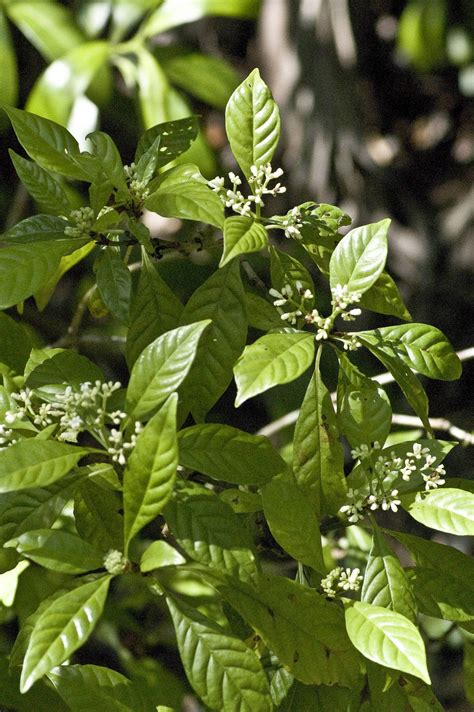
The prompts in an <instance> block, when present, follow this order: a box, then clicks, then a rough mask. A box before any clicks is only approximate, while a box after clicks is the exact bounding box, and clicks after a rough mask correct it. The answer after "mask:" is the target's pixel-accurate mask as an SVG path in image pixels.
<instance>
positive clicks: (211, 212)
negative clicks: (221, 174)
mask: <svg viewBox="0 0 474 712" xmlns="http://www.w3.org/2000/svg"><path fill="white" fill-rule="evenodd" d="M145 207H146V208H148V210H152V211H153V212H155V213H158V214H159V215H164V216H165V217H169V218H181V219H183V220H197V221H201V222H205V223H209V224H210V225H215V226H216V227H223V225H224V207H223V205H222V203H221V200H220V198H219V196H218V195H217V194H216V193H214V192H213V191H212V190H211V189H210V188H209V186H208V185H207V181H206V179H205V178H203V176H202V175H201V173H200V172H199V168H198V167H197V166H194V165H192V164H185V165H183V166H176V168H171V169H170V170H169V171H167V172H166V173H164V174H163V175H162V176H161V178H160V179H159V182H158V185H157V188H156V190H155V192H154V193H152V194H151V195H149V196H148V198H147V199H146V200H145Z"/></svg>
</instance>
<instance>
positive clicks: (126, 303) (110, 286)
mask: <svg viewBox="0 0 474 712" xmlns="http://www.w3.org/2000/svg"><path fill="white" fill-rule="evenodd" d="M94 267H95V271H96V279H97V289H98V290H99V294H100V297H101V299H102V301H103V302H104V304H105V306H106V307H107V309H108V310H109V311H110V312H112V314H113V315H114V316H115V317H116V318H117V319H118V320H119V321H121V322H123V323H124V324H128V320H129V310H130V299H131V296H132V275H131V274H130V270H129V269H128V267H127V265H126V264H125V263H124V262H123V260H122V258H121V256H120V251H119V249H118V248H115V247H108V248H106V249H105V250H104V251H103V252H102V253H101V254H100V255H99V257H98V258H97V260H96V262H95V266H94Z"/></svg>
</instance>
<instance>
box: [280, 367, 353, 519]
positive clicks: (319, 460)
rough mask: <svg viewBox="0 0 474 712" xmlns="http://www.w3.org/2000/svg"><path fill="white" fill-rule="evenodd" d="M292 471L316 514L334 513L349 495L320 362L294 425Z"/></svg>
mask: <svg viewBox="0 0 474 712" xmlns="http://www.w3.org/2000/svg"><path fill="white" fill-rule="evenodd" d="M293 472H294V476H295V481H296V483H297V484H298V485H299V486H300V487H301V489H302V490H303V491H304V492H305V493H306V494H307V496H308V497H309V498H310V501H311V504H312V506H313V507H314V509H315V512H316V513H317V514H319V513H320V512H321V513H324V514H335V513H336V512H337V511H338V510H339V507H340V506H341V505H342V503H343V502H344V500H345V498H346V484H345V478H344V453H343V449H342V445H341V443H340V441H339V432H338V429H337V421H336V414H335V412H334V406H333V404H332V401H331V394H330V393H329V391H328V389H327V388H326V386H325V384H324V382H323V380H322V377H321V373H320V370H319V364H318V365H317V366H316V368H315V370H314V372H313V374H312V376H311V380H310V382H309V385H308V388H307V391H306V394H305V397H304V400H303V403H302V406H301V410H300V413H299V416H298V420H297V422H296V427H295V435H294V440H293Z"/></svg>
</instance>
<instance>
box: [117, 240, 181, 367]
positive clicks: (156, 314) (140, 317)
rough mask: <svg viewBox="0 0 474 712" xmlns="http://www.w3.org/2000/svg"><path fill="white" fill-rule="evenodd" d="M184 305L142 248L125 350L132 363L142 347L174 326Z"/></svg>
mask: <svg viewBox="0 0 474 712" xmlns="http://www.w3.org/2000/svg"><path fill="white" fill-rule="evenodd" d="M182 311H183V307H182V304H181V302H180V301H179V299H178V297H177V296H176V295H175V294H174V293H173V292H172V291H171V289H170V288H169V287H168V285H167V284H166V282H165V281H164V280H163V279H162V277H161V276H160V273H159V271H158V268H157V267H156V266H155V265H154V264H153V263H152V262H151V260H150V258H149V256H148V255H147V254H146V252H145V250H142V269H141V272H140V278H139V280H138V285H137V288H136V291H135V293H134V295H133V299H132V304H131V307H130V328H129V330H128V334H127V345H126V349H125V353H126V356H127V363H128V365H129V367H131V366H133V364H134V363H135V361H136V360H137V358H138V356H139V355H140V354H141V353H142V351H143V349H144V348H145V347H146V346H148V344H150V343H151V342H152V341H154V340H155V339H156V338H158V336H161V335H162V334H164V333H165V332H166V331H170V330H171V329H175V328H176V327H177V326H178V324H179V319H180V316H181V312H182Z"/></svg>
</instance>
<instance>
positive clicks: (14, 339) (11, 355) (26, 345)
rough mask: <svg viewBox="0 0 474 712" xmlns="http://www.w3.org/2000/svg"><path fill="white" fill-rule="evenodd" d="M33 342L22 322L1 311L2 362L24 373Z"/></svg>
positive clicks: (0, 355)
mask: <svg viewBox="0 0 474 712" xmlns="http://www.w3.org/2000/svg"><path fill="white" fill-rule="evenodd" d="M32 346H33V343H32V341H31V339H30V337H29V336H28V333H27V332H26V330H25V329H24V328H23V326H22V325H21V324H19V323H18V322H16V321H15V320H14V319H12V318H11V317H10V316H8V315H7V314H4V313H3V312H0V363H3V364H5V366H8V368H11V369H12V371H15V373H23V369H24V368H25V364H26V362H27V361H28V357H29V355H30V351H31V348H32Z"/></svg>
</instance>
